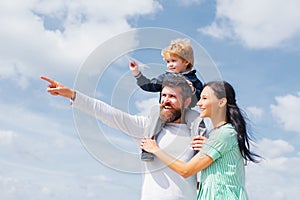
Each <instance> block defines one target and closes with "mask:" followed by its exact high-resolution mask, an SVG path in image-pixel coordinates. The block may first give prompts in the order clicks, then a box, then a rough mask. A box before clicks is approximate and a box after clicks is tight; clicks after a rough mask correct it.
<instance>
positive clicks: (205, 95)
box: [197, 86, 220, 118]
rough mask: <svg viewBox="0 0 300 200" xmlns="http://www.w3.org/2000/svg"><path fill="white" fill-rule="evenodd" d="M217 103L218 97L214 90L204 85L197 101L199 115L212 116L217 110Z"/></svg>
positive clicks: (218, 101) (202, 116) (203, 116)
mask: <svg viewBox="0 0 300 200" xmlns="http://www.w3.org/2000/svg"><path fill="white" fill-rule="evenodd" d="M219 104H220V99H218V98H217V96H216V95H215V92H214V91H213V90H212V89H211V88H210V87H209V86H206V87H204V88H203V90H202V92H201V95H200V100H199V101H198V103H197V105H198V106H199V108H200V117H201V118H205V117H209V118H213V117H214V116H215V113H216V112H217V111H218V108H219Z"/></svg>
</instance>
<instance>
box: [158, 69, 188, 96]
mask: <svg viewBox="0 0 300 200" xmlns="http://www.w3.org/2000/svg"><path fill="white" fill-rule="evenodd" d="M165 86H168V87H171V88H175V87H180V88H181V91H182V98H183V101H185V100H186V99H187V98H191V97H192V89H191V87H190V86H189V84H188V83H187V81H186V79H185V78H184V77H183V76H182V75H174V76H173V77H171V78H168V79H166V80H165V81H164V82H163V84H162V88H164V87H165Z"/></svg>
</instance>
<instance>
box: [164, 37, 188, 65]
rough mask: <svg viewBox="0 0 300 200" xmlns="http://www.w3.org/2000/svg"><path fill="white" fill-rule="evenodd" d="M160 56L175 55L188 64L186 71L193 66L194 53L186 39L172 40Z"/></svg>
mask: <svg viewBox="0 0 300 200" xmlns="http://www.w3.org/2000/svg"><path fill="white" fill-rule="evenodd" d="M161 55H162V56H163V57H167V56H170V55H177V56H179V57H180V58H182V59H184V60H186V61H188V62H189V64H188V66H187V70H191V69H192V68H193V66H194V51H193V48H192V46H191V44H190V40H189V39H187V38H185V39H176V40H172V41H171V43H170V45H169V46H168V47H167V48H165V49H164V50H162V52H161Z"/></svg>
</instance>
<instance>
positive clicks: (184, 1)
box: [177, 0, 205, 6]
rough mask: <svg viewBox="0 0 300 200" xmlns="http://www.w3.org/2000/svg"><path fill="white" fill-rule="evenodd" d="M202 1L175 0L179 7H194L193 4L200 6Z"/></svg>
mask: <svg viewBox="0 0 300 200" xmlns="http://www.w3.org/2000/svg"><path fill="white" fill-rule="evenodd" d="M204 1H205V0H177V2H178V3H179V4H180V5H183V6H191V5H194V4H201V3H203V2H204Z"/></svg>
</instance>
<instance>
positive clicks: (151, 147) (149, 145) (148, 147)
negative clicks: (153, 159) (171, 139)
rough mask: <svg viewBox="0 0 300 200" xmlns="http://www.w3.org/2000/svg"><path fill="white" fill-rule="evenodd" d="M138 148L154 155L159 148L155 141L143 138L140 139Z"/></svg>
mask: <svg viewBox="0 0 300 200" xmlns="http://www.w3.org/2000/svg"><path fill="white" fill-rule="evenodd" d="M140 148H141V149H143V150H145V151H147V152H149V153H153V154H155V152H157V151H158V150H159V147H158V146H157V143H156V141H155V140H153V139H150V138H144V139H142V142H141V145H140Z"/></svg>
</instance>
